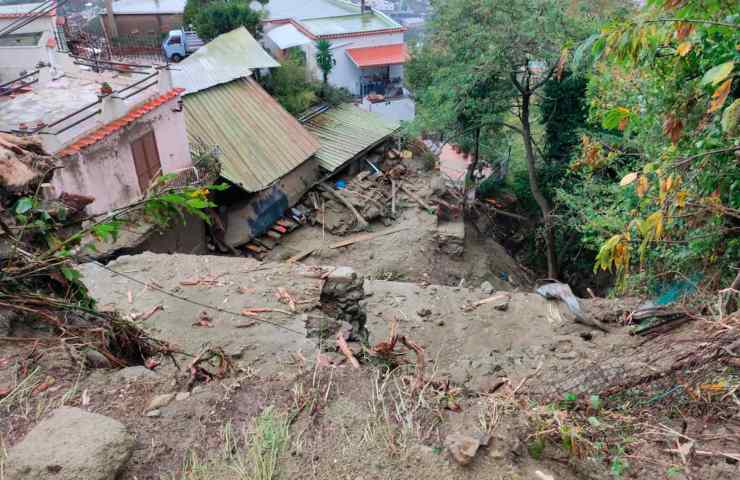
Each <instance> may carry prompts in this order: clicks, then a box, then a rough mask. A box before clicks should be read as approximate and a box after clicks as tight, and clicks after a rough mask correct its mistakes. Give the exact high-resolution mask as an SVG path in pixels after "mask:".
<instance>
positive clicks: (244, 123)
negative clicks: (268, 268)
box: [174, 27, 319, 248]
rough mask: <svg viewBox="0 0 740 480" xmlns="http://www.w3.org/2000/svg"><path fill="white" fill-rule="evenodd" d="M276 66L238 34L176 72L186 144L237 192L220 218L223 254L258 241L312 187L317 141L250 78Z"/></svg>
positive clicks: (197, 55) (190, 59)
mask: <svg viewBox="0 0 740 480" xmlns="http://www.w3.org/2000/svg"><path fill="white" fill-rule="evenodd" d="M277 66H279V64H278V63H277V62H276V61H275V60H274V59H273V58H272V57H270V56H269V55H268V54H267V53H266V52H265V51H264V50H263V49H262V47H261V46H260V45H259V44H258V43H257V42H256V41H255V40H254V38H253V37H252V36H251V35H250V34H249V32H248V31H247V30H246V28H244V27H240V28H238V29H236V30H234V31H232V32H229V33H226V34H224V35H221V36H219V37H218V38H216V39H215V40H213V41H212V42H210V43H208V44H207V45H205V46H204V47H202V48H201V49H200V50H198V51H197V52H195V53H194V54H193V55H191V56H190V57H188V58H186V59H185V60H184V61H183V62H181V63H180V64H179V65H178V70H177V71H176V72H175V74H174V78H175V83H176V84H177V85H178V86H181V87H183V88H185V90H186V92H185V95H184V98H183V103H184V110H185V118H186V125H187V133H188V138H189V140H190V142H191V143H192V144H199V145H206V146H208V147H209V148H211V149H212V151H214V152H215V156H216V157H217V158H218V163H219V164H220V174H221V177H223V178H224V179H225V180H227V181H228V182H229V183H230V184H231V185H233V187H235V188H236V189H238V191H237V192H233V193H232V194H231V195H230V198H226V199H225V203H227V206H225V207H224V209H223V210H224V211H222V212H221V219H222V221H223V223H224V224H225V230H226V231H225V238H223V239H222V241H223V242H224V243H225V244H226V246H227V248H228V247H231V248H233V247H238V246H240V245H243V244H245V243H247V242H248V241H249V240H251V239H252V238H254V237H256V236H259V235H262V234H263V233H265V232H266V231H268V230H269V229H270V227H271V226H272V225H273V224H274V223H275V222H276V221H277V220H278V219H280V218H281V217H282V216H283V215H284V213H285V211H286V210H287V209H288V208H289V207H291V206H292V205H294V204H295V203H296V202H297V201H298V200H299V199H300V198H301V197H302V196H303V194H304V193H305V192H306V191H307V190H308V189H309V188H310V187H311V186H312V185H313V184H314V182H315V181H316V180H317V179H318V172H319V170H318V163H317V161H316V159H314V158H313V154H314V153H316V151H317V150H318V149H319V143H318V141H317V140H316V139H315V138H313V137H312V136H311V135H310V134H309V133H308V131H307V130H306V129H305V128H303V127H302V126H301V124H300V123H299V122H298V121H297V120H296V119H295V118H293V117H292V116H291V115H290V114H289V113H288V112H287V111H286V110H285V109H283V108H282V107H281V106H280V104H279V103H278V102H277V101H276V100H275V99H274V98H272V97H271V96H270V95H268V94H267V92H265V91H264V90H263V89H262V87H261V86H260V85H259V84H258V83H257V81H256V80H255V79H254V78H253V76H252V71H253V70H257V69H265V68H273V67H277Z"/></svg>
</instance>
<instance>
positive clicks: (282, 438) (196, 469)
mask: <svg viewBox="0 0 740 480" xmlns="http://www.w3.org/2000/svg"><path fill="white" fill-rule="evenodd" d="M288 429H289V425H288V419H287V417H286V415H284V414H282V413H279V412H277V411H275V409H274V408H273V407H267V408H266V409H265V410H264V411H263V412H262V413H261V414H260V415H259V416H258V417H256V418H255V419H254V422H253V423H252V426H251V428H249V429H246V428H245V429H243V430H242V431H241V432H235V431H234V426H233V424H232V423H231V422H228V423H226V424H225V425H224V426H223V429H222V430H221V437H222V448H221V450H220V452H218V453H217V454H216V455H213V456H210V457H209V456H207V455H203V454H199V453H198V452H197V451H195V450H191V451H189V452H188V453H187V454H186V455H185V459H184V460H183V465H182V468H181V472H180V473H179V474H176V475H170V476H165V477H162V480H213V479H216V478H218V479H223V480H273V479H275V478H277V474H278V467H279V462H280V457H281V456H282V454H283V451H284V450H285V446H286V445H287V443H288V438H289V432H288Z"/></svg>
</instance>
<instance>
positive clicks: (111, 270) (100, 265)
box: [87, 257, 306, 337]
mask: <svg viewBox="0 0 740 480" xmlns="http://www.w3.org/2000/svg"><path fill="white" fill-rule="evenodd" d="M87 258H88V260H91V262H92V263H93V264H94V265H96V266H97V267H100V268H102V269H103V270H107V271H109V272H110V273H113V274H115V275H120V276H122V277H123V278H125V279H127V280H130V281H132V282H134V283H138V284H139V285H141V286H144V287H146V288H150V289H152V290H156V291H157V292H159V293H163V294H165V295H167V296H169V297H172V298H175V299H177V300H180V301H183V302H186V303H190V304H192V305H197V306H198V307H201V308H206V309H208V310H214V311H216V312H219V313H228V314H230V315H236V316H237V317H243V316H244V315H242V314H241V313H237V312H232V311H231V310H227V309H225V308H221V307H216V306H214V305H209V304H207V303H202V302H198V301H196V300H191V299H189V298H186V297H183V296H180V295H176V294H174V293H171V292H168V291H167V290H165V289H163V288H160V287H157V286H156V285H152V284H150V283H147V282H144V281H141V280H139V279H138V278H134V277H132V276H130V275H127V274H125V273H121V272H117V271H115V270H113V269H112V268H110V267H107V266H105V265H103V264H102V263H100V262H98V261H97V260H95V259H94V258H92V257H87ZM250 318H253V319H254V320H256V321H257V322H261V323H265V324H268V325H271V326H273V327H276V328H280V329H283V330H286V331H288V332H291V333H295V334H297V335H300V336H302V337H305V336H306V333H305V332H299V331H298V330H294V329H292V328H290V327H286V326H285V325H280V324H279V323H277V322H273V321H270V320H265V319H263V318H256V317H250Z"/></svg>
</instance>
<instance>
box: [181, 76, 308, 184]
mask: <svg viewBox="0 0 740 480" xmlns="http://www.w3.org/2000/svg"><path fill="white" fill-rule="evenodd" d="M183 101H184V105H185V123H186V125H187V131H188V138H189V139H190V141H191V142H194V141H202V142H204V143H205V144H206V145H213V146H218V147H219V149H220V150H221V156H220V157H219V159H220V161H221V175H222V176H223V177H224V178H226V179H227V180H229V181H231V182H234V183H235V184H237V185H239V186H241V187H242V188H243V189H244V190H247V191H249V192H257V191H259V190H262V189H264V188H265V187H267V186H269V185H270V184H272V183H273V182H275V181H276V180H278V179H279V178H281V177H282V176H284V175H285V174H287V173H288V172H290V171H292V170H293V169H295V168H296V167H298V166H299V165H300V164H302V163H303V162H305V161H306V160H307V159H308V158H309V157H311V155H313V154H314V153H316V151H317V150H318V149H319V142H318V141H317V140H316V139H315V138H313V137H312V136H311V134H310V133H308V131H307V130H306V129H305V128H304V127H303V126H302V125H301V124H300V123H299V122H298V120H296V119H295V118H293V116H292V115H290V114H289V113H288V112H286V111H285V110H284V109H283V107H281V106H280V104H279V103H277V101H276V100H275V99H274V98H272V97H271V96H270V95H268V94H267V92H265V91H264V90H263V89H262V87H260V86H259V84H258V83H257V82H256V81H255V80H254V79H252V78H244V79H239V80H234V81H233V82H229V83H225V84H222V85H218V86H215V87H211V88H209V89H207V90H202V91H200V92H198V93H193V94H190V95H186V96H185V97H184V98H183Z"/></svg>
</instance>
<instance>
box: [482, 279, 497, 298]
mask: <svg viewBox="0 0 740 480" xmlns="http://www.w3.org/2000/svg"><path fill="white" fill-rule="evenodd" d="M480 291H481V293H482V294H483V295H490V294H492V293H493V291H494V289H493V285H491V282H488V281H486V282H483V283H481V286H480Z"/></svg>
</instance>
